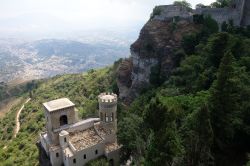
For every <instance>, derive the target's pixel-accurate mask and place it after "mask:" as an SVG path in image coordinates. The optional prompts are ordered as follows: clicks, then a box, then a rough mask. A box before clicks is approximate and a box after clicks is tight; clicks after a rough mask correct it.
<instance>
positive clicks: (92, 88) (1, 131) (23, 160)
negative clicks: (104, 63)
mask: <svg viewBox="0 0 250 166" xmlns="http://www.w3.org/2000/svg"><path fill="white" fill-rule="evenodd" d="M114 68H115V67H114ZM113 71H115V69H113V68H105V69H101V70H97V71H90V72H88V73H87V74H75V75H64V76H57V77H54V78H52V79H48V80H44V81H43V83H41V84H40V85H39V86H38V88H37V89H36V90H34V94H33V98H32V100H31V102H29V103H28V104H27V105H26V106H25V108H24V110H23V112H22V113H21V129H20V132H19V134H18V135H17V138H15V139H12V138H11V137H12V135H13V128H14V126H15V124H14V122H15V120H14V119H15V114H16V111H17V110H18V108H19V107H20V106H16V107H14V108H13V109H12V110H11V111H10V112H9V113H8V114H7V115H6V117H5V118H4V119H3V121H1V122H0V165H4V166H5V165H32V166H34V165H38V158H37V157H38V150H37V148H36V145H35V143H36V141H37V140H38V134H39V132H41V131H43V130H45V128H44V126H45V122H44V114H43V109H42V103H43V102H46V101H49V100H52V99H57V98H61V97H68V98H69V99H70V100H72V101H73V102H74V103H75V104H76V107H77V108H78V110H79V115H80V117H82V118H86V117H88V116H93V115H96V111H97V98H96V97H97V95H98V94H99V93H100V92H104V91H111V87H112V85H113V83H114V80H115V79H114V72H113ZM4 146H7V148H5V149H4V148H3V147H4Z"/></svg>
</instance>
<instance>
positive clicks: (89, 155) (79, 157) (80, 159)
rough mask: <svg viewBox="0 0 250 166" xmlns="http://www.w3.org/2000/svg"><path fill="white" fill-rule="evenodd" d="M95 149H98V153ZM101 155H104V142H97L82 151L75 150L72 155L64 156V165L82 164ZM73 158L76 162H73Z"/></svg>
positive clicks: (80, 165)
mask: <svg viewBox="0 0 250 166" xmlns="http://www.w3.org/2000/svg"><path fill="white" fill-rule="evenodd" d="M96 150H97V151H98V154H96V153H95V151H96ZM84 155H86V159H84ZM103 155H104V144H103V143H99V144H97V145H94V146H92V147H89V148H87V149H84V150H82V151H79V152H76V153H75V154H74V156H72V157H66V160H65V159H64V165H65V166H83V165H84V164H86V163H87V162H89V161H90V160H93V159H96V158H98V157H100V156H103ZM74 159H75V160H76V163H74Z"/></svg>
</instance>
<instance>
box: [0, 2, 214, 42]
mask: <svg viewBox="0 0 250 166" xmlns="http://www.w3.org/2000/svg"><path fill="white" fill-rule="evenodd" d="M173 1H174V0H0V37H1V36H2V35H3V34H5V35H9V34H12V33H13V34H15V33H28V32H30V33H36V32H38V33H41V32H44V33H47V32H50V33H52V32H64V31H65V32H67V31H76V30H87V29H102V28H110V27H119V28H121V27H133V26H137V25H140V24H143V23H145V22H146V21H147V20H148V18H149V15H150V13H151V12H152V9H153V7H154V6H156V5H166V4H171V3H173ZM189 2H190V3H191V4H192V5H193V6H195V4H198V3H203V4H210V3H211V2H213V0H189Z"/></svg>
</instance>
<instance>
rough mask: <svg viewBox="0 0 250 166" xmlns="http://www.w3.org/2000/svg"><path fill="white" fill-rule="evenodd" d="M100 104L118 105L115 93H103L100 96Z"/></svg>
mask: <svg viewBox="0 0 250 166" xmlns="http://www.w3.org/2000/svg"><path fill="white" fill-rule="evenodd" d="M98 101H99V103H116V102H117V95H116V94H114V93H110V92H106V93H101V94H100V95H99V96H98Z"/></svg>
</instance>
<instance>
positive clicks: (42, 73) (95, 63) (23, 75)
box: [0, 39, 129, 82]
mask: <svg viewBox="0 0 250 166" xmlns="http://www.w3.org/2000/svg"><path fill="white" fill-rule="evenodd" d="M6 43H8V42H5V44H1V46H0V59H1V61H0V66H1V67H0V82H1V81H4V82H8V81H11V80H16V79H17V80H30V79H37V78H44V77H51V76H54V75H58V74H64V73H79V72H84V71H87V70H89V69H92V68H101V67H104V66H107V65H110V64H113V62H114V61H116V60H118V59H119V58H123V57H126V56H128V55H129V47H128V46H127V45H121V44H119V45H115V44H113V43H108V44H105V43H104V42H103V43H104V44H103V43H92V44H86V43H82V42H79V41H73V40H58V39H44V40H38V41H33V42H25V43H22V44H20V43H18V44H14V45H13V44H9V43H8V44H6Z"/></svg>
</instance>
